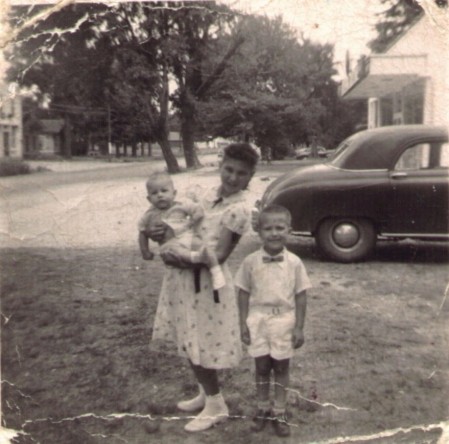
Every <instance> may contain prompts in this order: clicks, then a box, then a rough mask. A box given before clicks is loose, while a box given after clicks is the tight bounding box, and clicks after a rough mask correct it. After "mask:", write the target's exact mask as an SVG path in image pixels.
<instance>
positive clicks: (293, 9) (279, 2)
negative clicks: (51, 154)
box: [223, 0, 386, 73]
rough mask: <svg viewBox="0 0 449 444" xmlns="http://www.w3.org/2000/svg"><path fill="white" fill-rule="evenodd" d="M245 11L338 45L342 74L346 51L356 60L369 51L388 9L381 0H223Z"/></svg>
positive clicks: (339, 65)
mask: <svg viewBox="0 0 449 444" xmlns="http://www.w3.org/2000/svg"><path fill="white" fill-rule="evenodd" d="M223 1H224V3H226V4H228V5H229V6H231V7H234V8H236V9H238V10H241V11H242V12H248V13H258V14H262V15H267V16H269V17H274V16H276V15H281V16H282V17H283V19H284V21H285V22H286V23H288V24H289V25H291V26H292V27H293V28H294V29H296V30H298V31H299V32H301V31H302V32H303V33H304V35H305V37H307V38H310V39H311V40H313V41H317V42H320V43H333V44H334V45H335V52H334V54H335V61H336V62H337V65H336V68H337V69H338V70H339V71H340V72H341V73H343V66H344V63H343V62H344V60H345V57H346V51H347V50H349V54H350V58H351V60H353V63H355V61H356V60H357V59H358V57H359V56H360V55H361V54H369V53H370V50H369V48H368V47H367V43H368V42H369V41H370V40H372V39H373V38H375V36H376V31H375V29H374V25H375V24H376V22H377V21H378V19H379V17H378V14H379V13H380V12H382V11H383V10H385V8H386V7H385V5H382V3H381V1H380V0H223Z"/></svg>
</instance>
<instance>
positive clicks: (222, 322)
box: [153, 187, 250, 369]
mask: <svg viewBox="0 0 449 444" xmlns="http://www.w3.org/2000/svg"><path fill="white" fill-rule="evenodd" d="M218 190H219V187H214V188H209V189H207V190H202V189H196V190H195V191H194V192H193V193H191V196H190V197H191V198H193V199H194V200H195V201H197V202H199V203H200V204H202V205H203V207H204V211H205V218H204V221H203V225H202V228H201V229H202V235H203V239H205V240H206V241H207V243H208V245H209V246H210V247H211V248H215V246H216V245H217V242H218V239H219V237H220V233H221V230H222V228H223V227H226V228H228V229H229V230H230V231H232V232H234V233H237V234H239V235H241V234H243V232H244V231H245V229H246V227H247V226H248V222H249V220H250V213H249V210H248V208H247V204H246V202H245V194H246V193H245V192H244V191H240V192H238V193H235V194H233V195H231V196H229V197H224V198H220V199H219V198H218ZM217 199H218V200H217ZM222 269H223V273H224V275H225V279H226V286H225V287H223V288H221V289H220V290H219V299H220V302H219V303H216V302H214V297H213V289H212V284H211V278H210V273H209V271H208V270H207V268H202V269H201V275H200V280H199V282H200V286H199V288H198V287H197V288H195V279H194V272H193V270H192V269H180V268H174V267H170V266H167V267H166V272H165V275H164V278H163V282H162V289H161V293H160V296H159V303H158V307H157V311H156V317H155V321H154V327H153V340H160V339H162V340H168V341H173V342H175V343H176V344H177V349H178V353H179V354H180V355H181V356H183V357H187V358H188V359H190V361H191V362H192V363H193V364H195V365H201V366H202V367H205V368H210V369H222V368H231V367H235V366H237V365H238V363H239V361H240V359H241V354H242V350H241V343H240V327H239V317H238V306H237V298H236V294H235V289H234V281H233V279H232V276H231V273H230V271H229V268H228V265H227V264H226V263H224V264H222ZM197 290H199V291H197Z"/></svg>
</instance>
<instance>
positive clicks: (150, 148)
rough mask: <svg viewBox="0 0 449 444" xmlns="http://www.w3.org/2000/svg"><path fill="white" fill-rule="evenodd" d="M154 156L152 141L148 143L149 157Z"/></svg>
mask: <svg viewBox="0 0 449 444" xmlns="http://www.w3.org/2000/svg"><path fill="white" fill-rule="evenodd" d="M152 155H153V150H152V147H151V141H150V140H149V141H148V157H151V156H152Z"/></svg>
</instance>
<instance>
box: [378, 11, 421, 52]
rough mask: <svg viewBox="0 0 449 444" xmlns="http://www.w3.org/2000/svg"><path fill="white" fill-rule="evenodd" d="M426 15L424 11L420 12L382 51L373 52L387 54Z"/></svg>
mask: <svg viewBox="0 0 449 444" xmlns="http://www.w3.org/2000/svg"><path fill="white" fill-rule="evenodd" d="M424 16H425V13H424V12H421V13H419V14H418V15H417V16H416V17H414V18H413V19H412V21H411V22H410V23H409V24H407V25H406V26H405V27H404V29H403V30H402V31H401V32H400V33H399V34H397V35H395V36H394V37H393V39H392V40H391V41H390V42H388V43H387V45H386V46H385V48H383V49H382V51H379V52H373V54H385V53H386V52H388V51H389V50H390V49H391V48H392V47H393V46H394V45H396V43H397V42H398V41H399V40H401V39H402V37H404V35H405V34H407V33H408V32H409V31H410V29H412V28H413V27H414V26H415V25H416V24H417V23H418V22H420V21H421V20H422V19H423V18H424Z"/></svg>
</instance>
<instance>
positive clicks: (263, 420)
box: [251, 409, 271, 432]
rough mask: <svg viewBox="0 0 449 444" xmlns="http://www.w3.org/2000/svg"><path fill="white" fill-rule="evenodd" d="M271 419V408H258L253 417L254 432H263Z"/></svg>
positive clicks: (252, 428)
mask: <svg viewBox="0 0 449 444" xmlns="http://www.w3.org/2000/svg"><path fill="white" fill-rule="evenodd" d="M270 420H271V411H270V410H262V409H259V410H257V413H256V414H255V415H254V417H253V423H252V424H251V430H252V431H253V432H261V431H262V430H263V429H264V428H265V426H266V425H267V422H268V421H270Z"/></svg>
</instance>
